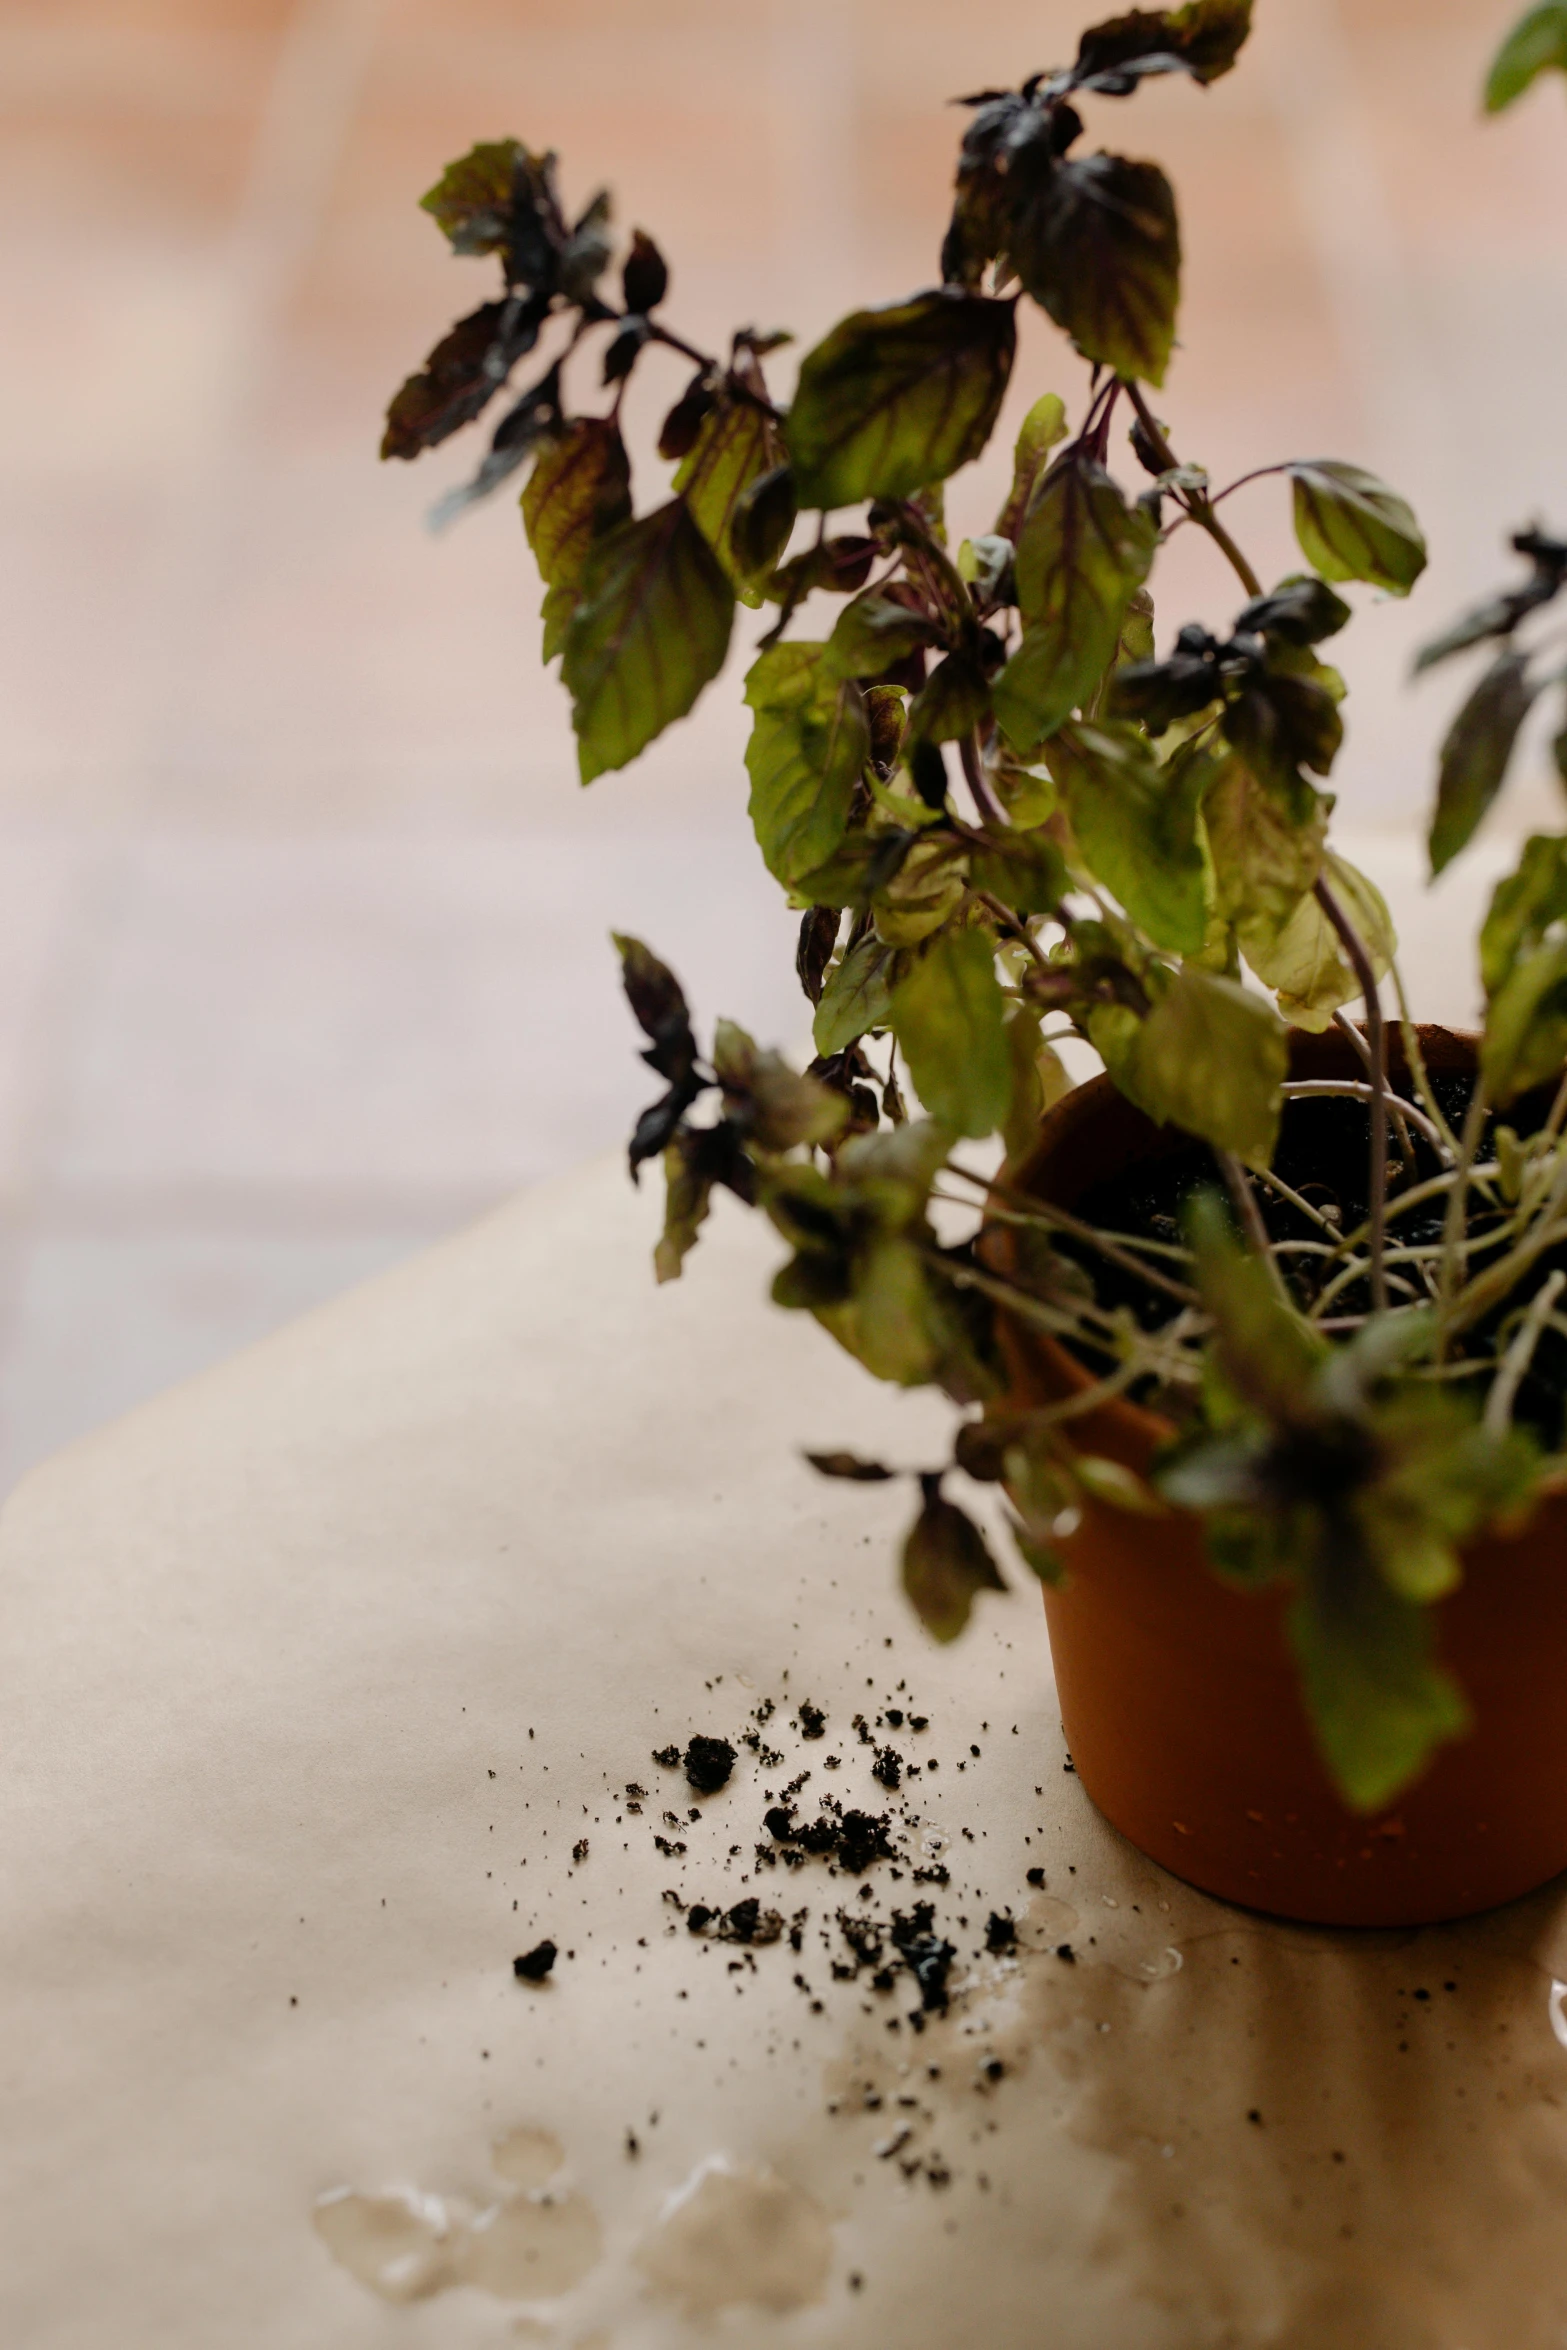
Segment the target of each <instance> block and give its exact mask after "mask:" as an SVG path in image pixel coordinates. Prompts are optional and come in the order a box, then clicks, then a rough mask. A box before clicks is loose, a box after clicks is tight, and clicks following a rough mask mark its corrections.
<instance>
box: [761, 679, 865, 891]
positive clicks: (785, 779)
mask: <svg viewBox="0 0 1567 2350" xmlns="http://www.w3.org/2000/svg"><path fill="white" fill-rule="evenodd" d="M826 649H827V648H826V647H825V645H821V644H785V645H774V646H773V647H772V648H771V650H770V651H768V652H765V653H763V654H762V655H761V657H760V658H759V659H758V660H757V661H755V662H754V663H753V664H752V666H751V668H750V670H749V671H748V672H747V674H746V681H745V698H746V701H747V702H748V703H749V705H750V707H751V708H752V709H753V710H754V711H755V712H756V718H755V721H754V723H753V725H752V729H751V740H750V742H749V744H748V745H747V748H746V754H745V764H746V770H747V772H748V774H749V775H750V778H751V803H750V805H751V822H752V825H753V826H754V828H755V831H756V838H757V842H758V844H759V846H760V848H761V851H762V855H763V857H764V859H765V860H766V864H767V870H768V871H769V873H771V874H772V876H773V878H774V880H775V881H781V882H782V883H783V884H784V886H785V887H786V888H788V887H790V886H791V885H792V884H793V883H795V882H797V881H800V880H802V879H803V878H804V877H805V876H806V875H807V874H808V873H810V872H811V871H812V869H813V868H814V867H816V866H819V865H824V864H825V863H826V862H827V860H828V858H829V857H830V856H831V855H832V853H833V851H834V850H835V849H836V848H837V846H838V843H839V841H840V840H841V839H842V838H843V832H844V827H845V825H846V824H847V823H848V820H849V805H850V802H851V800H852V799H853V796H854V787H855V785H856V784H857V783H858V782H859V779H860V773H861V770H862V769H863V767H864V765H865V762H866V759H867V758H868V757H869V755H870V725H869V721H868V719H867V717H866V712H865V697H864V695H863V694H862V693H861V692H860V689H859V687H858V686H857V685H855V684H854V683H853V681H852V680H851V679H847V678H838V677H834V676H832V675H831V674H830V672H829V671H828V669H827V666H826V661H825V658H824V656H825V653H826Z"/></svg>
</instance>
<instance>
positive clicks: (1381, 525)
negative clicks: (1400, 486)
mask: <svg viewBox="0 0 1567 2350" xmlns="http://www.w3.org/2000/svg"><path fill="white" fill-rule="evenodd" d="M1285 471H1286V472H1287V473H1288V474H1289V476H1290V478H1291V480H1292V481H1293V483H1294V485H1295V536H1296V537H1297V538H1298V539H1299V541H1300V544H1301V551H1302V553H1303V554H1304V555H1305V557H1306V560H1307V562H1308V563H1312V564H1315V566H1316V568H1317V570H1318V571H1320V572H1321V574H1322V576H1323V578H1324V579H1363V580H1366V581H1368V582H1369V583H1370V585H1371V586H1373V587H1380V588H1386V590H1387V592H1388V593H1389V595H1393V596H1407V595H1408V593H1409V591H1410V589H1411V588H1412V587H1413V586H1414V584H1415V582H1416V580H1417V579H1418V578H1419V577H1420V574H1421V572H1422V571H1424V569H1425V567H1426V542H1425V537H1424V534H1423V533H1422V531H1421V528H1420V525H1419V523H1418V522H1417V521H1416V520H1415V516H1414V511H1413V509H1412V508H1411V507H1410V506H1409V505H1408V504H1407V503H1406V501H1405V500H1404V499H1403V498H1401V497H1400V496H1399V495H1398V493H1397V491H1396V490H1390V489H1389V488H1388V486H1387V483H1386V482H1385V481H1379V480H1378V478H1377V476H1376V475H1375V474H1374V473H1367V471H1366V470H1365V468H1364V466H1360V465H1346V464H1343V463H1340V462H1339V461H1337V460H1336V459H1332V458H1326V457H1324V458H1314V459H1306V458H1302V459H1299V460H1298V461H1297V462H1296V463H1295V464H1293V465H1289V466H1286V468H1285Z"/></svg>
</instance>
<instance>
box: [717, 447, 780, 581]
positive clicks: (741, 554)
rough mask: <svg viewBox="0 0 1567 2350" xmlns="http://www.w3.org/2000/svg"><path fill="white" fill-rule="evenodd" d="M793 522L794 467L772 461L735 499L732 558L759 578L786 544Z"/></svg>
mask: <svg viewBox="0 0 1567 2350" xmlns="http://www.w3.org/2000/svg"><path fill="white" fill-rule="evenodd" d="M794 523H795V498H794V468H793V466H790V465H775V466H774V467H773V469H772V471H771V473H763V474H759V475H758V476H757V478H756V480H755V481H753V482H751V483H750V484H748V486H747V487H746V488H745V489H743V490H742V491H741V492H740V495H739V497H738V498H737V499H736V500H735V510H734V520H733V522H732V523H731V524H730V527H729V537H730V543H731V545H732V546H733V548H734V554H735V561H736V562H737V563H738V564H739V566H740V568H741V570H742V571H744V573H745V575H746V577H747V578H748V579H760V578H762V577H763V575H764V574H765V573H767V572H770V571H771V570H772V567H773V565H774V564H775V563H776V562H777V561H778V559H779V557H780V556H781V555H782V553H783V551H784V549H785V547H787V546H788V544H789V538H790V534H791V532H792V531H793V529H794Z"/></svg>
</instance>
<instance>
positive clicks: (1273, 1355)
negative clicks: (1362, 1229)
mask: <svg viewBox="0 0 1567 2350" xmlns="http://www.w3.org/2000/svg"><path fill="white" fill-rule="evenodd" d="M1186 1234H1187V1239H1188V1242H1189V1243H1190V1246H1191V1250H1192V1254H1193V1256H1194V1257H1195V1259H1196V1265H1197V1286H1198V1288H1199V1289H1200V1290H1201V1292H1202V1301H1203V1304H1204V1305H1205V1306H1206V1307H1207V1309H1208V1311H1209V1313H1210V1314H1211V1315H1212V1316H1213V1354H1214V1359H1215V1362H1216V1364H1217V1367H1218V1369H1219V1371H1220V1373H1221V1375H1222V1378H1223V1380H1224V1383H1225V1385H1226V1387H1227V1388H1228V1389H1229V1391H1230V1394H1231V1395H1232V1396H1233V1397H1235V1398H1236V1399H1237V1401H1238V1402H1239V1403H1240V1404H1242V1405H1243V1406H1244V1408H1245V1410H1246V1411H1247V1412H1248V1413H1255V1414H1257V1415H1259V1416H1260V1417H1262V1418H1264V1419H1267V1420H1270V1421H1272V1422H1274V1423H1275V1424H1276V1425H1283V1426H1285V1427H1288V1426H1291V1425H1295V1424H1298V1423H1299V1422H1300V1421H1301V1420H1302V1418H1303V1417H1304V1416H1305V1415H1306V1414H1307V1413H1308V1412H1309V1410H1310V1408H1311V1390H1312V1385H1313V1382H1314V1381H1315V1379H1316V1376H1317V1373H1318V1372H1319V1371H1320V1370H1321V1368H1322V1365H1323V1363H1324V1362H1325V1361H1326V1360H1327V1356H1328V1349H1327V1344H1326V1341H1325V1340H1323V1339H1321V1338H1319V1337H1318V1336H1317V1333H1316V1332H1315V1331H1314V1330H1313V1329H1311V1327H1310V1326H1309V1324H1307V1323H1306V1322H1304V1321H1302V1319H1301V1317H1300V1316H1299V1315H1298V1314H1296V1313H1293V1312H1292V1311H1291V1310H1290V1308H1289V1307H1288V1306H1286V1305H1285V1303H1284V1301H1283V1299H1282V1298H1281V1297H1280V1296H1279V1293H1278V1290H1277V1289H1276V1288H1275V1286H1274V1284H1273V1280H1272V1278H1271V1276H1270V1274H1269V1272H1268V1268H1267V1266H1266V1265H1265V1264H1264V1263H1263V1262H1262V1260H1261V1258H1260V1257H1258V1256H1256V1255H1254V1254H1253V1253H1252V1251H1251V1250H1249V1249H1244V1248H1242V1247H1241V1246H1240V1243H1239V1242H1238V1241H1237V1240H1236V1238H1235V1236H1234V1232H1233V1230H1232V1228H1231V1224H1230V1219H1229V1216H1228V1214H1227V1213H1226V1210H1225V1208H1224V1206H1223V1205H1222V1204H1221V1202H1220V1200H1219V1197H1218V1195H1217V1193H1215V1192H1212V1191H1208V1192H1199V1193H1198V1194H1197V1195H1196V1197H1195V1198H1194V1199H1193V1200H1192V1201H1191V1203H1190V1205H1189V1207H1188V1209H1187V1211H1186ZM1189 1458H1190V1459H1195V1460H1197V1461H1200V1460H1201V1458H1202V1455H1201V1453H1200V1452H1199V1453H1198V1454H1196V1455H1194V1456H1189ZM1160 1488H1161V1491H1164V1492H1167V1493H1168V1494H1169V1496H1170V1498H1171V1499H1172V1500H1181V1501H1192V1502H1196V1501H1197V1494H1196V1490H1195V1480H1194V1478H1193V1477H1192V1476H1191V1475H1190V1474H1188V1473H1186V1472H1185V1471H1183V1482H1182V1484H1181V1485H1180V1486H1179V1487H1177V1486H1175V1485H1174V1484H1168V1485H1167V1484H1166V1483H1165V1481H1164V1480H1163V1479H1161V1480H1160ZM1213 1498H1214V1499H1216V1500H1235V1499H1238V1498H1239V1496H1238V1494H1235V1493H1230V1494H1223V1493H1218V1492H1216V1493H1215V1495H1214V1497H1213ZM1198 1506H1203V1505H1202V1504H1201V1503H1200V1502H1198Z"/></svg>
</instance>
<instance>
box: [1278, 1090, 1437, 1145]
mask: <svg viewBox="0 0 1567 2350" xmlns="http://www.w3.org/2000/svg"><path fill="white" fill-rule="evenodd" d="M1374 1092H1375V1086H1374V1085H1373V1084H1365V1085H1363V1084H1361V1082H1360V1081H1359V1079H1358V1078H1354V1077H1296V1078H1293V1079H1292V1080H1291V1082H1290V1083H1289V1084H1288V1085H1286V1086H1285V1088H1284V1098H1285V1100H1286V1101H1287V1102H1298V1101H1309V1100H1310V1099H1311V1097H1312V1096H1313V1095H1314V1094H1316V1095H1331V1094H1338V1095H1339V1096H1341V1097H1342V1098H1346V1099H1348V1100H1350V1101H1357V1102H1369V1101H1370V1100H1371V1099H1372V1097H1373V1094H1374ZM1386 1099H1387V1107H1388V1109H1389V1110H1390V1111H1392V1112H1393V1113H1394V1115H1395V1116H1397V1115H1398V1114H1399V1113H1400V1112H1402V1114H1403V1116H1404V1117H1406V1118H1407V1119H1408V1120H1409V1122H1410V1124H1411V1125H1412V1126H1418V1127H1419V1129H1420V1132H1421V1133H1422V1134H1423V1135H1424V1136H1425V1138H1426V1140H1427V1141H1428V1142H1429V1143H1430V1144H1431V1146H1432V1148H1433V1150H1435V1149H1439V1148H1440V1146H1441V1139H1442V1138H1441V1136H1440V1135H1439V1134H1438V1133H1437V1130H1436V1128H1435V1127H1434V1126H1433V1125H1432V1124H1431V1121H1430V1119H1429V1118H1427V1116H1426V1115H1425V1112H1424V1111H1423V1110H1417V1109H1414V1108H1412V1107H1411V1105H1410V1104H1409V1103H1408V1102H1400V1101H1399V1100H1398V1097H1397V1095H1396V1094H1392V1093H1390V1094H1388V1095H1387V1097H1386Z"/></svg>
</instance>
